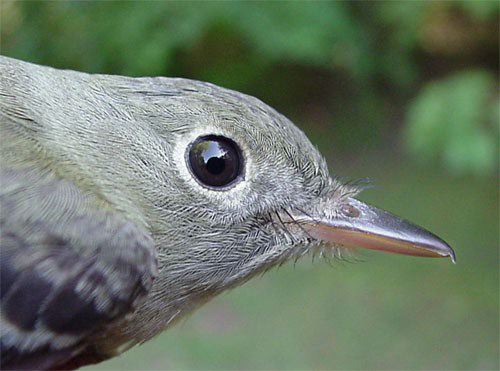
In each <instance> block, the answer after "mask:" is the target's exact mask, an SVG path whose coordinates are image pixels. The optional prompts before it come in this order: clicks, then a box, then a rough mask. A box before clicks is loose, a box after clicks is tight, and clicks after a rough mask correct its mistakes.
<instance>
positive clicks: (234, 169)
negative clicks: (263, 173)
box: [187, 135, 243, 188]
mask: <svg viewBox="0 0 500 371" xmlns="http://www.w3.org/2000/svg"><path fill="white" fill-rule="evenodd" d="M188 151H189V152H188V156H187V157H188V158H187V160H188V163H189V167H190V169H191V172H192V173H193V175H194V176H195V177H196V178H197V180H198V181H199V182H200V183H201V184H202V185H204V186H209V187H211V188H212V187H213V188H221V187H225V186H228V185H230V184H231V183H233V182H234V181H235V180H236V179H237V178H238V177H239V176H241V173H242V171H243V161H242V156H241V151H240V149H239V148H238V146H237V145H236V143H234V142H233V141H232V140H231V139H228V138H225V137H221V136H217V135H208V136H203V137H200V138H198V139H196V140H195V141H194V142H193V143H191V145H190V146H189V147H188Z"/></svg>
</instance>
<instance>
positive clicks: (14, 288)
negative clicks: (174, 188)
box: [0, 169, 156, 369]
mask: <svg viewBox="0 0 500 371" xmlns="http://www.w3.org/2000/svg"><path fill="white" fill-rule="evenodd" d="M0 186H1V187H0V247H1V250H0V267H1V270H0V274H1V277H0V281H1V292H0V296H1V325H2V326H1V352H2V354H1V366H2V368H3V369H8V368H52V367H54V366H55V365H57V364H59V363H62V362H65V361H67V360H68V359H69V358H71V357H73V356H75V354H78V352H80V351H81V350H82V349H83V348H84V339H85V337H87V336H88V335H90V334H92V333H94V332H96V331H98V330H99V329H100V328H102V327H103V326H106V325H108V324H110V323H113V322H115V321H118V320H119V319H121V318H122V317H124V316H125V315H126V314H127V313H130V312H132V311H133V310H134V308H135V307H136V306H137V304H138V303H139V302H140V301H141V300H142V299H143V298H145V296H146V294H147V293H148V291H149V289H150V287H151V285H152V281H153V279H154V276H155V274H156V254H155V249H154V244H153V241H152V240H151V238H150V236H149V234H148V233H147V232H146V231H144V230H143V229H141V228H139V227H138V226H137V225H136V224H134V223H133V222H131V221H129V220H126V219H124V218H122V217H120V215H119V214H117V213H115V212H111V211H102V210H100V209H99V208H98V207H96V206H95V205H96V200H95V199H93V197H91V196H89V195H85V194H84V193H83V192H81V191H80V190H79V189H78V188H77V187H76V186H75V185H74V184H73V183H71V182H69V181H65V180H59V179H56V178H54V177H53V176H49V175H42V174H40V172H37V171H33V170H22V171H20V170H13V169H4V170H0Z"/></svg>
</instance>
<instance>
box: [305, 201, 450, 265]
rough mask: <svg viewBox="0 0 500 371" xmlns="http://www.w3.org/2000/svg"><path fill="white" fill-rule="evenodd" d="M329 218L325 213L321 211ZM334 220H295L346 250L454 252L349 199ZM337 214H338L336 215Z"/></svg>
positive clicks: (426, 234)
mask: <svg viewBox="0 0 500 371" xmlns="http://www.w3.org/2000/svg"><path fill="white" fill-rule="evenodd" d="M320 213H321V214H323V215H325V214H326V215H328V214H329V213H328V210H322V211H321V212H320ZM335 214H336V216H335V217H326V216H322V217H315V216H311V215H307V216H305V215H303V214H302V215H301V216H300V217H297V219H298V221H300V224H301V225H302V227H303V228H304V230H305V231H306V232H307V233H308V234H309V235H310V236H311V237H313V238H316V239H318V240H322V241H325V242H327V243H332V244H336V245H342V246H343V247H348V248H356V247H361V248H366V249H371V250H379V251H385V252H390V253H396V254H404V255H413V256H422V257H432V258H440V257H448V256H449V257H450V258H451V260H452V261H453V262H455V253H454V251H453V249H452V248H451V247H450V246H449V245H448V244H447V243H446V242H444V241H443V240H442V239H440V238H439V237H437V236H436V235H434V234H432V233H431V232H429V231H427V230H425V229H423V228H421V227H418V226H416V225H414V224H412V223H410V222H408V221H406V220H404V219H401V218H399V217H397V216H395V215H392V214H391V213H389V212H387V211H385V210H381V209H378V208H376V207H373V206H370V205H367V204H365V203H362V202H360V201H358V200H356V199H354V198H349V199H348V200H347V203H345V204H343V205H342V207H341V211H340V213H338V212H337V213H335ZM337 214H339V215H337Z"/></svg>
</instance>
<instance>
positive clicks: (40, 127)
mask: <svg viewBox="0 0 500 371" xmlns="http://www.w3.org/2000/svg"><path fill="white" fill-rule="evenodd" d="M0 127H1V131H0V138H1V145H0V207H1V208H0V211H1V212H0V228H1V229H0V233H1V235H0V246H1V250H0V251H1V255H0V257H1V259H0V262H1V267H0V268H1V270H0V272H1V368H2V369H5V370H7V369H40V370H48V369H76V368H79V367H82V366H85V365H88V364H95V363H99V362H102V361H104V360H107V359H109V358H112V357H115V356H117V355H119V354H121V353H123V352H124V351H126V350H128V349H130V348H131V347H133V346H135V345H138V344H142V343H144V342H146V341H148V340H149V339H151V338H153V337H154V336H155V335H157V334H159V333H160V332H162V331H164V330H165V329H167V328H169V327H171V326H172V325H173V324H175V323H176V322H177V321H178V320H179V319H181V318H183V317H185V316H186V315H188V314H189V313H191V312H193V310H195V309H196V308H199V307H200V306H201V305H203V304H204V303H206V302H207V301H209V300H210V299H211V298H213V297H215V296H216V295H218V294H219V293H221V292H223V291H225V290H228V289H231V288H234V287H236V286H238V285H241V284H242V283H244V282H246V281H247V280H249V279H251V278H252V277H254V276H255V275H257V274H260V273H263V272H265V271H267V270H269V269H270V268H272V267H274V266H277V265H279V264H282V263H284V262H286V261H288V260H290V259H297V258H299V257H301V256H303V255H305V254H317V253H319V254H321V255H324V256H337V255H338V254H342V253H344V252H345V251H351V250H353V249H355V248H367V249H372V250H379V251H385V252H392V253H399V254H406V255H414V256H421V257H451V258H452V259H453V261H454V260H455V254H454V252H453V250H452V248H451V247H450V246H449V245H448V244H447V243H446V242H445V241H444V240H442V239H440V238H439V237H437V236H436V235H434V234H432V233H431V232H429V231H427V230H425V229H423V228H421V227H418V226H416V225H414V224H412V223H410V222H408V221H406V220H404V219H402V218H399V217H397V216H395V215H393V214H391V213H389V212H386V211H384V210H382V209H379V208H376V207H375V206H371V205H368V204H366V203H363V202H361V201H359V200H358V199H357V198H356V196H357V195H358V193H359V192H360V191H361V190H362V187H360V186H357V185H355V184H352V183H346V182H342V181H341V180H340V179H339V178H338V177H336V176H334V175H332V174H330V172H329V169H328V166H327V164H326V161H325V160H324V158H323V157H322V156H321V154H320V153H319V152H318V150H317V149H316V147H315V146H314V145H313V144H312V143H311V142H310V141H309V139H308V138H307V137H306V136H305V134H304V133H303V132H302V131H301V130H300V129H299V128H297V127H296V126H295V125H294V124H293V123H292V122H291V121H290V120H288V119H287V118H286V117H285V116H283V115H282V114H280V113H278V112H276V111H275V110H274V109H272V108H271V107H269V106H268V105H266V104H264V103H263V102H261V101H260V100H258V99H256V98H254V97H251V96H248V95H245V94H242V93H239V92H236V91H232V90H229V89H225V88H222V87H219V86H216V85H213V84H210V83H207V82H200V81H195V80H190V79H184V78H167V77H140V78H132V77H124V76H116V75H104V74H87V73H83V72H77V71H72V70H60V69H55V68H52V67H48V66H41V65H37V64H33V63H29V62H25V61H21V60H17V59H13V58H10V57H6V56H0Z"/></svg>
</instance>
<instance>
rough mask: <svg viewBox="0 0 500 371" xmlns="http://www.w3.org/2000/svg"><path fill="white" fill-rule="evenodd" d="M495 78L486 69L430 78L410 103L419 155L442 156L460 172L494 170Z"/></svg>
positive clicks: (413, 147) (412, 144)
mask: <svg viewBox="0 0 500 371" xmlns="http://www.w3.org/2000/svg"><path fill="white" fill-rule="evenodd" d="M494 86H495V78H494V76H492V75H491V74H489V73H487V72H486V71H483V70H477V71H468V72H461V73H458V74H456V75H453V76H451V77H449V78H447V79H445V80H443V81H438V82H433V83H429V84H428V85H427V86H425V87H424V89H423V90H422V91H421V93H420V94H419V96H418V97H417V98H416V99H415V101H414V102H413V103H412V104H411V105H410V107H409V111H408V127H407V130H406V140H407V146H408V149H409V150H410V152H411V153H412V154H413V155H414V156H415V157H417V158H419V159H424V160H436V159H437V160H439V161H442V162H443V163H444V164H445V165H446V166H447V167H448V168H449V170H450V171H452V172H454V173H456V174H462V173H477V174H488V173H492V172H494V171H495V168H496V161H497V158H498V148H497V143H498V113H495V112H498V98H497V99H495V100H493V99H492V98H493V97H494V94H495V91H494Z"/></svg>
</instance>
